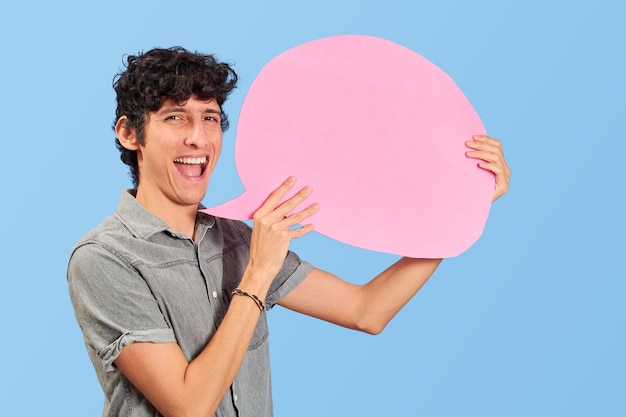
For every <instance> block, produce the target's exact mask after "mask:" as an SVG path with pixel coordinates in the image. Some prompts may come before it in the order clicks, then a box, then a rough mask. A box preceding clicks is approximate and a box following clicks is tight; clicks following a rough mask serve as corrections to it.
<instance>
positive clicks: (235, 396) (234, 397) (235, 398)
mask: <svg viewBox="0 0 626 417" xmlns="http://www.w3.org/2000/svg"><path fill="white" fill-rule="evenodd" d="M233 399H234V400H235V402H237V394H235V395H233Z"/></svg>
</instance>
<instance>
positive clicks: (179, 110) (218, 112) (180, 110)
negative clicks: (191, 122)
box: [157, 106, 224, 115]
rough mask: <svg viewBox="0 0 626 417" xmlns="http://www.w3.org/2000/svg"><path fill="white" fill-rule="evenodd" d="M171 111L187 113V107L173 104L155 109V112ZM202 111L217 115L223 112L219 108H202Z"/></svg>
mask: <svg viewBox="0 0 626 417" xmlns="http://www.w3.org/2000/svg"><path fill="white" fill-rule="evenodd" d="M172 112H180V113H187V109H186V108H185V107H182V106H174V107H161V108H160V109H159V110H158V111H157V113H172ZM203 113H205V114H206V113H210V114H218V115H222V114H224V112H223V111H222V110H221V109H220V110H215V109H204V110H203Z"/></svg>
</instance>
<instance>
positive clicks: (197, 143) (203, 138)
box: [185, 120, 210, 149]
mask: <svg viewBox="0 0 626 417" xmlns="http://www.w3.org/2000/svg"><path fill="white" fill-rule="evenodd" d="M186 133H187V134H186V136H185V145H187V146H189V147H191V148H195V149H202V148H206V147H207V146H208V145H209V140H210V139H209V133H208V132H207V130H206V129H205V127H204V126H203V124H202V121H201V120H200V121H198V120H195V121H193V122H192V123H189V125H188V130H187V132H186Z"/></svg>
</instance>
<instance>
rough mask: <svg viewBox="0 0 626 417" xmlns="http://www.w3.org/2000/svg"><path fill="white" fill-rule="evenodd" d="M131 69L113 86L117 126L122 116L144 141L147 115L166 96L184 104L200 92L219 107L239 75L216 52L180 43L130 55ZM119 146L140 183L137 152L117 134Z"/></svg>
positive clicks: (224, 122) (224, 125)
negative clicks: (190, 48)
mask: <svg viewBox="0 0 626 417" xmlns="http://www.w3.org/2000/svg"><path fill="white" fill-rule="evenodd" d="M125 67H126V70H125V71H123V72H121V73H119V74H117V75H116V76H115V78H114V80H113V88H114V89H115V93H116V95H117V110H116V112H115V121H114V122H113V129H114V130H115V124H116V122H117V120H119V118H120V117H122V116H126V117H127V119H126V122H125V125H124V127H125V128H129V129H134V130H135V134H136V136H137V140H138V141H139V143H141V144H143V143H144V127H145V123H146V115H147V114H148V113H149V112H153V111H157V110H158V109H159V108H161V105H162V104H163V101H164V100H165V99H167V98H170V99H172V100H174V101H175V102H176V103H182V102H185V101H186V100H188V99H189V97H191V96H192V95H195V96H197V97H198V99H200V100H209V99H215V100H216V101H217V103H218V104H219V106H220V108H221V107H222V105H223V104H224V102H225V101H226V98H227V97H228V95H229V94H230V93H231V92H232V91H233V89H234V88H235V86H236V84H237V74H236V73H235V71H234V70H233V69H232V68H231V67H230V66H229V65H228V64H226V63H223V62H219V61H218V60H217V59H216V58H215V57H214V56H213V55H205V54H200V53H198V52H190V51H188V50H186V49H185V48H182V47H179V46H176V47H172V48H167V49H163V48H155V49H151V50H150V51H148V52H145V53H140V54H139V55H129V56H128V57H127V58H126V63H125ZM221 120H222V131H226V130H227V129H228V117H227V116H226V114H224V113H223V112H222V117H221ZM115 145H116V146H117V149H118V150H119V151H120V159H121V160H122V162H124V163H125V164H126V165H128V166H129V167H130V176H131V179H132V181H133V185H134V186H135V187H137V185H138V184H139V168H138V165H137V152H136V151H132V150H129V149H126V148H124V147H123V146H122V144H121V143H120V141H119V139H118V138H115Z"/></svg>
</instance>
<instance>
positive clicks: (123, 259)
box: [67, 191, 312, 417]
mask: <svg viewBox="0 0 626 417" xmlns="http://www.w3.org/2000/svg"><path fill="white" fill-rule="evenodd" d="M131 193H132V192H128V191H127V192H124V193H123V194H122V197H121V199H120V203H119V206H118V209H117V211H116V212H115V213H114V214H113V215H111V216H109V217H108V218H107V219H105V221H104V222H103V223H102V224H101V225H100V226H98V227H97V228H95V229H94V230H92V231H90V232H89V233H88V234H86V235H85V236H84V237H83V238H82V239H81V240H80V241H79V242H78V243H77V244H76V246H75V248H74V250H73V252H72V255H71V257H70V261H69V266H68V273H67V279H68V285H69V292H70V297H71V300H72V304H73V305H74V311H75V314H76V319H77V321H78V324H79V325H80V328H81V330H82V332H83V336H84V339H85V344H86V346H87V352H88V354H89V357H90V359H91V361H92V363H93V365H94V367H95V370H96V374H97V376H98V380H99V381H100V384H101V385H102V388H103V390H104V395H105V401H104V409H103V413H102V415H103V416H133V417H139V416H141V417H143V416H159V415H160V414H159V413H158V412H157V411H156V410H155V409H154V407H153V406H152V405H151V404H150V403H149V402H148V401H147V400H146V399H145V397H144V396H143V395H142V394H141V393H140V392H139V391H138V390H137V389H136V388H135V387H134V386H133V385H132V384H131V383H130V382H129V381H128V380H127V379H126V378H125V377H124V375H122V373H121V372H120V371H119V370H118V369H117V368H116V367H115V364H114V361H115V359H116V358H117V357H118V355H119V353H120V351H121V349H122V348H123V347H124V346H127V345H129V344H131V343H133V342H136V341H137V342H154V343H166V342H177V343H178V344H179V345H180V347H181V349H182V351H183V353H184V354H185V356H186V358H187V360H188V361H191V360H193V359H194V358H195V357H196V356H197V355H198V354H199V353H200V352H201V351H202V349H203V348H204V347H205V346H206V345H207V343H208V342H209V340H210V339H211V337H212V336H213V334H214V333H215V331H216V330H217V328H218V326H219V325H220V323H221V321H222V319H223V317H224V315H225V313H226V310H227V309H228V305H229V303H230V300H231V297H232V296H231V291H232V290H233V289H234V288H236V287H237V285H238V283H239V281H240V279H241V277H242V275H243V272H244V269H245V267H246V265H247V263H248V258H249V248H250V231H251V229H250V227H249V226H248V225H246V224H245V223H243V222H239V221H232V220H225V219H220V218H215V217H213V216H210V215H207V214H204V213H202V212H198V215H197V218H196V236H197V237H198V238H197V239H196V242H195V243H194V241H193V240H192V239H190V238H189V237H187V236H184V235H182V234H180V233H177V232H175V231H173V230H171V229H170V228H169V227H168V226H167V225H166V224H165V222H163V221H162V220H161V219H159V218H158V217H156V216H154V215H152V214H151V213H150V212H148V211H147V210H145V209H144V208H143V206H141V205H140V204H139V203H138V202H137V201H136V200H135V198H134V197H133V196H132V194H131ZM311 269H312V266H311V265H310V264H308V263H306V262H302V261H301V260H300V259H299V258H298V257H297V256H296V255H295V254H294V253H292V252H290V253H289V254H288V255H287V257H286V259H285V263H284V265H283V268H282V270H281V272H280V273H279V274H278V275H277V277H276V278H275V280H274V281H273V283H272V285H271V287H270V290H269V292H268V295H267V298H266V301H265V302H266V306H267V308H271V307H272V306H273V305H274V304H276V303H277V302H278V300H280V299H281V298H282V297H283V296H285V295H286V294H287V293H288V292H289V291H291V290H292V289H293V288H295V287H296V286H297V285H298V284H299V283H300V282H302V280H303V279H304V278H305V277H306V276H307V275H308V274H309V272H310V271H311ZM267 338H268V328H267V320H266V316H265V313H263V314H262V315H261V317H260V319H259V322H258V324H257V327H256V329H255V331H254V336H253V337H252V341H251V342H250V346H249V348H248V352H247V354H246V357H245V359H244V362H243V364H242V366H241V369H240V370H239V373H238V374H237V377H236V378H235V381H234V382H233V384H232V386H231V388H230V390H229V391H227V393H226V395H225V396H224V398H223V399H222V402H221V404H220V406H219V408H218V410H217V413H216V416H221V417H222V416H223V417H231V416H245V417H260V416H271V415H272V398H271V381H270V369H269V347H268V341H267Z"/></svg>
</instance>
